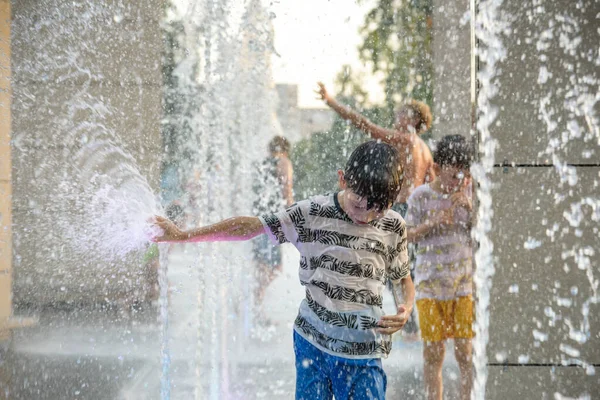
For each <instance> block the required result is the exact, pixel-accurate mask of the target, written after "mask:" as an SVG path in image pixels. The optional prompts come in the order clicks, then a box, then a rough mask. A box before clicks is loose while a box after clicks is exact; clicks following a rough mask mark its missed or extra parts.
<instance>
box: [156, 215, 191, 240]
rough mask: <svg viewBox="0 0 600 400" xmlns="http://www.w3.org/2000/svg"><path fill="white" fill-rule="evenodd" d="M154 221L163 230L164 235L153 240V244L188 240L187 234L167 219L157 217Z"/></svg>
mask: <svg viewBox="0 0 600 400" xmlns="http://www.w3.org/2000/svg"><path fill="white" fill-rule="evenodd" d="M154 219H155V222H154V224H155V225H156V226H158V227H159V228H160V229H162V230H163V234H162V236H158V237H155V238H153V239H152V241H153V242H174V241H178V240H182V239H185V238H186V234H185V232H183V231H182V230H181V229H179V228H178V227H177V225H175V224H174V223H173V222H171V221H170V220H168V219H167V218H163V217H159V216H158V215H157V216H155V217H154Z"/></svg>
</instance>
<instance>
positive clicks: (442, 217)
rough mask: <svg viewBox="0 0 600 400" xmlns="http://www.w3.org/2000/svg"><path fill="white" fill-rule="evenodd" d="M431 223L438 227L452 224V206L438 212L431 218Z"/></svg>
mask: <svg viewBox="0 0 600 400" xmlns="http://www.w3.org/2000/svg"><path fill="white" fill-rule="evenodd" d="M432 222H433V225H435V226H438V227H444V226H450V225H454V208H448V209H447V210H443V211H440V212H438V213H437V214H436V215H435V216H434V217H433V218H432Z"/></svg>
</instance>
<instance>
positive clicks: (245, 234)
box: [153, 216, 265, 243]
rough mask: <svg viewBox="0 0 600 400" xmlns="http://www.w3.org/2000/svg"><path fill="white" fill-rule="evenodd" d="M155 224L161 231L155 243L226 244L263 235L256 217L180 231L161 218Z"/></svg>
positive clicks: (260, 224)
mask: <svg viewBox="0 0 600 400" xmlns="http://www.w3.org/2000/svg"><path fill="white" fill-rule="evenodd" d="M155 224H156V225H157V226H158V227H160V228H161V229H162V230H163V232H164V233H163V235H162V236H160V237H156V238H154V239H153V240H154V241H155V242H178V243H185V242H188V243H189V242H227V241H241V240H248V239H252V238H253V237H255V236H258V235H260V234H262V233H265V231H264V227H263V225H262V223H261V222H260V220H259V219H258V218H257V217H233V218H229V219H226V220H224V221H221V222H217V223H216V224H213V225H209V226H205V227H201V228H195V229H190V230H188V231H182V230H181V229H179V228H178V227H177V226H175V224H174V223H173V222H171V221H169V220H168V219H166V218H163V217H159V216H157V217H156V222H155Z"/></svg>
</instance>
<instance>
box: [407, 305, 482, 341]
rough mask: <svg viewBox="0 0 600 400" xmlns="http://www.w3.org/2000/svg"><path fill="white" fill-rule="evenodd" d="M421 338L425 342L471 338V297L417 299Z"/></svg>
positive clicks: (472, 334)
mask: <svg viewBox="0 0 600 400" xmlns="http://www.w3.org/2000/svg"><path fill="white" fill-rule="evenodd" d="M417 310H418V312H419V327H420V328H421V338H422V339H423V341H425V342H439V341H441V340H446V339H451V338H456V339H471V338H472V337H473V336H474V333H473V319H474V315H473V298H472V297H471V296H470V295H469V296H464V297H458V298H456V299H452V300H436V299H420V300H417Z"/></svg>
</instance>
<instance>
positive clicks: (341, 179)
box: [338, 169, 346, 190]
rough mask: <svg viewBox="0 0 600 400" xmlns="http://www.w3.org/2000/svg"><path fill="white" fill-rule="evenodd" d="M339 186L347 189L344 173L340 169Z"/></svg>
mask: <svg viewBox="0 0 600 400" xmlns="http://www.w3.org/2000/svg"><path fill="white" fill-rule="evenodd" d="M338 184H339V186H340V189H342V190H345V189H346V179H344V171H342V170H341V169H338Z"/></svg>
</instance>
